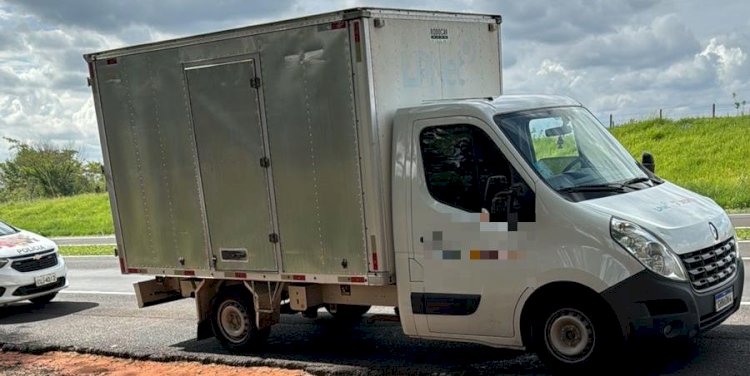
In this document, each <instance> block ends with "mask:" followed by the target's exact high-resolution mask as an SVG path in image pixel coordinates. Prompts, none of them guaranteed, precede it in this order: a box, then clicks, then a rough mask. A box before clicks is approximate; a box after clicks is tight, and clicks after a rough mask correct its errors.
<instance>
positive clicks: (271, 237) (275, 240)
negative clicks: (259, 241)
mask: <svg viewBox="0 0 750 376" xmlns="http://www.w3.org/2000/svg"><path fill="white" fill-rule="evenodd" d="M268 241H270V242H271V243H278V242H279V234H277V233H275V232H274V233H272V234H268Z"/></svg>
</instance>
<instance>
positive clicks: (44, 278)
mask: <svg viewBox="0 0 750 376" xmlns="http://www.w3.org/2000/svg"><path fill="white" fill-rule="evenodd" d="M55 282H57V277H55V274H54V273H53V274H45V275H40V276H39V277H34V283H35V284H36V285H37V286H44V285H49V284H50V283H55Z"/></svg>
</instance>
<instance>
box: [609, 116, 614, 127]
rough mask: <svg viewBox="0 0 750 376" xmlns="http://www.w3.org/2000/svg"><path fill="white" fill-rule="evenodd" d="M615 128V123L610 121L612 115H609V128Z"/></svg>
mask: <svg viewBox="0 0 750 376" xmlns="http://www.w3.org/2000/svg"><path fill="white" fill-rule="evenodd" d="M614 126H615V122H614V121H613V120H612V114H609V127H610V128H612V127H614Z"/></svg>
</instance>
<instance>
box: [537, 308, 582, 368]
mask: <svg viewBox="0 0 750 376" xmlns="http://www.w3.org/2000/svg"><path fill="white" fill-rule="evenodd" d="M545 337H546V338H545V339H546V341H545V342H546V344H547V347H548V349H549V350H550V352H551V353H552V354H553V355H555V357H557V358H559V359H560V360H563V361H565V362H579V361H582V360H584V359H586V358H587V357H588V356H589V355H590V354H591V352H592V350H593V348H594V328H593V326H592V324H591V321H590V320H589V318H588V317H587V316H586V315H584V314H583V313H582V312H580V311H578V310H575V309H561V310H558V311H557V312H555V313H554V314H552V315H551V316H550V317H549V319H548V320H547V325H546V330H545Z"/></svg>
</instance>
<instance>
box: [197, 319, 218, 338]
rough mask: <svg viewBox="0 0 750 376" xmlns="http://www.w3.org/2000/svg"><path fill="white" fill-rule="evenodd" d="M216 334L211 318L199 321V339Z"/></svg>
mask: <svg viewBox="0 0 750 376" xmlns="http://www.w3.org/2000/svg"><path fill="white" fill-rule="evenodd" d="M213 336H214V331H213V329H212V328H211V319H205V320H201V321H198V336H197V337H198V338H196V339H197V340H198V341H200V340H202V339H206V338H211V337H213Z"/></svg>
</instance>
